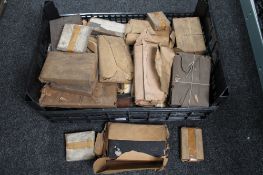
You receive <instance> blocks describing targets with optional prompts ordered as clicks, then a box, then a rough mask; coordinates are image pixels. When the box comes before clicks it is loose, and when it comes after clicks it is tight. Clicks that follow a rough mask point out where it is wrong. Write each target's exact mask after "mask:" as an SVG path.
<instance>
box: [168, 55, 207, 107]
mask: <svg viewBox="0 0 263 175" xmlns="http://www.w3.org/2000/svg"><path fill="white" fill-rule="evenodd" d="M210 74H211V58H210V57H209V56H203V55H195V54H189V53H183V52H179V53H177V55H176V56H175V58H174V62H173V78H172V90H171V106H180V107H209V88H210V86H209V82H210Z"/></svg>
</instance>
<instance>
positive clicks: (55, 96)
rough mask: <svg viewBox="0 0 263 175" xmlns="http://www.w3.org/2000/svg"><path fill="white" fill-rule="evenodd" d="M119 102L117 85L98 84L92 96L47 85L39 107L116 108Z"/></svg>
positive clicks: (43, 90)
mask: <svg viewBox="0 0 263 175" xmlns="http://www.w3.org/2000/svg"><path fill="white" fill-rule="evenodd" d="M116 102H117V87H116V84H110V83H97V85H96V87H95V89H94V91H93V93H92V95H85V96H84V95H79V94H75V93H70V92H65V91H61V90H56V89H54V88H51V87H50V86H48V85H46V86H44V88H43V89H42V92H41V97H40V99H39V105H40V106H41V107H57V108H114V107H116Z"/></svg>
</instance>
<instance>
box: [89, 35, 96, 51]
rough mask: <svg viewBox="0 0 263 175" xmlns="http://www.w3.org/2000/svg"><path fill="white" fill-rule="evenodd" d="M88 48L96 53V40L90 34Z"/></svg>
mask: <svg viewBox="0 0 263 175" xmlns="http://www.w3.org/2000/svg"><path fill="white" fill-rule="evenodd" d="M88 49H90V50H91V51H92V52H93V53H97V49H98V41H97V38H95V37H94V36H90V37H89V40H88Z"/></svg>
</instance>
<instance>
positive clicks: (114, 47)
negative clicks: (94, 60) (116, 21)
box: [98, 35, 134, 83]
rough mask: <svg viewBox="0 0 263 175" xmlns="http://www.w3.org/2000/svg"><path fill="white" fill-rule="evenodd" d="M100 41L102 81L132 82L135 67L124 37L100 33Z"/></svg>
mask: <svg viewBox="0 0 263 175" xmlns="http://www.w3.org/2000/svg"><path fill="white" fill-rule="evenodd" d="M98 43H99V72H100V74H99V76H100V82H111V83H130V82H131V80H132V79H133V72H134V68H133V62H132V58H131V55H130V52H129V48H128V46H127V45H126V44H125V42H124V39H123V38H121V37H114V36H106V35H100V36H99V37H98Z"/></svg>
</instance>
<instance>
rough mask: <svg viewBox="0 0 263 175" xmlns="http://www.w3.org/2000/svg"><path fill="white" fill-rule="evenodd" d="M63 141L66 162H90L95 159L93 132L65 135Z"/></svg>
mask: <svg viewBox="0 0 263 175" xmlns="http://www.w3.org/2000/svg"><path fill="white" fill-rule="evenodd" d="M65 139H66V160H67V161H80V160H90V159H93V158H94V157H95V153H94V144H95V143H94V142H95V132H94V131H86V132H79V133H71V134H65Z"/></svg>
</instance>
